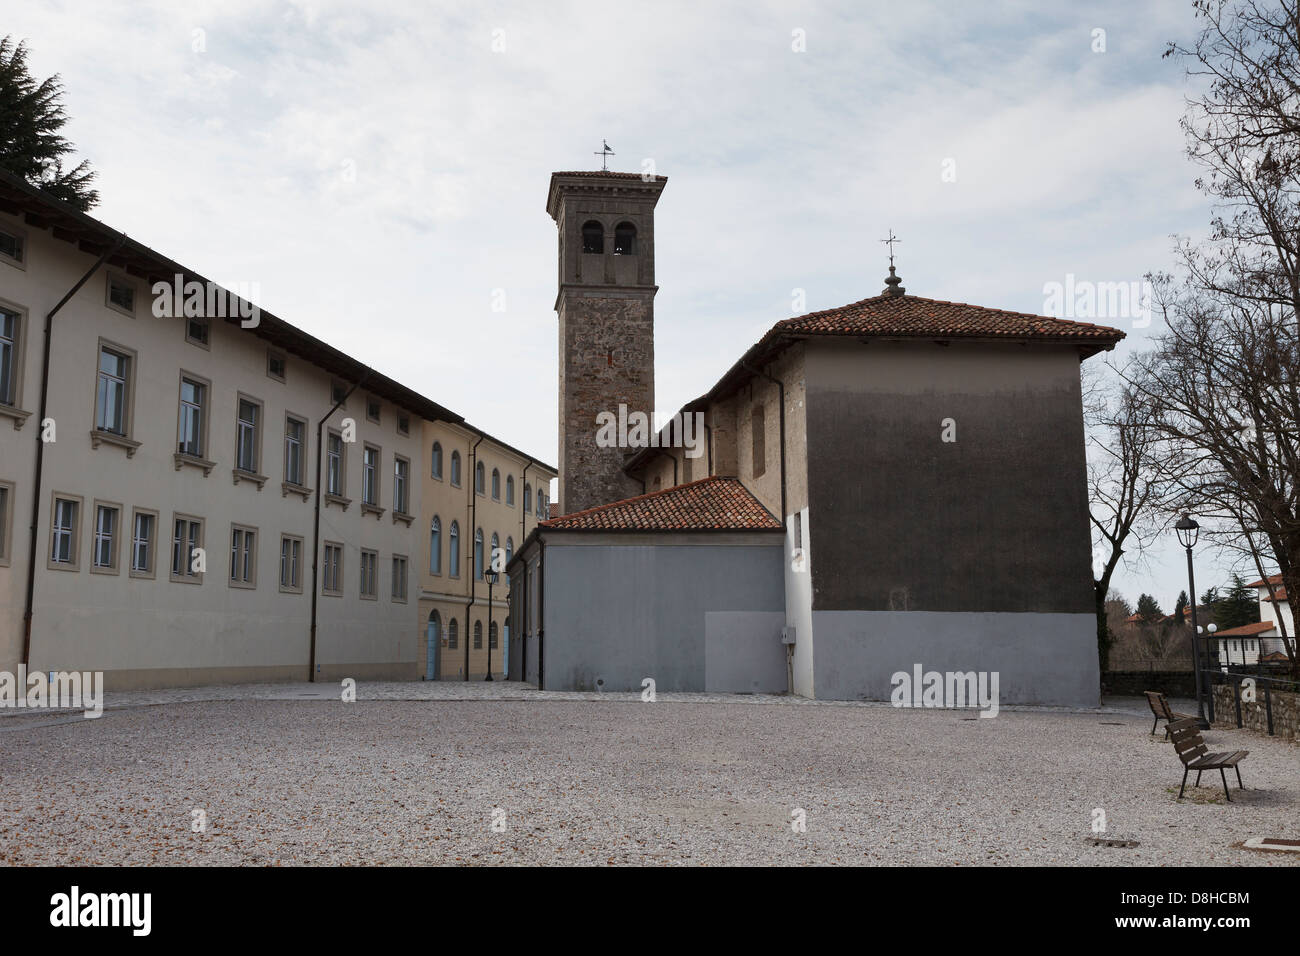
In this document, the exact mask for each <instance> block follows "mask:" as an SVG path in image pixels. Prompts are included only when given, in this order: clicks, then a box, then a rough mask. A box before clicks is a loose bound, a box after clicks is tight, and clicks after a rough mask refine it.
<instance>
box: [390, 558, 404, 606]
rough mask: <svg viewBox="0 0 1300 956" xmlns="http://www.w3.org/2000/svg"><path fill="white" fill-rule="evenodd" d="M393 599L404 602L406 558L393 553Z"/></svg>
mask: <svg viewBox="0 0 1300 956" xmlns="http://www.w3.org/2000/svg"><path fill="white" fill-rule="evenodd" d="M393 600H394V601H400V602H402V603H403V604H405V603H406V558H405V557H404V556H402V555H400V554H395V555H393Z"/></svg>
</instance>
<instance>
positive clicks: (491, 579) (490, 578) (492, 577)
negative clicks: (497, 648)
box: [483, 569, 497, 680]
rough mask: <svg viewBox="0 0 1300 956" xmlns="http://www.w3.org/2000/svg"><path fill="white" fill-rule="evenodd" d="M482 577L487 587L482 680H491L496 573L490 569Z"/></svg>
mask: <svg viewBox="0 0 1300 956" xmlns="http://www.w3.org/2000/svg"><path fill="white" fill-rule="evenodd" d="M483 577H484V578H485V579H486V580H487V586H488V639H487V646H488V648H487V651H488V660H487V677H484V678H483V679H484V680H491V679H492V585H494V584H496V583H497V572H496V571H493V570H491V569H489V570H487V571H484V572H483Z"/></svg>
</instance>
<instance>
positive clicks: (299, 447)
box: [284, 415, 307, 485]
mask: <svg viewBox="0 0 1300 956" xmlns="http://www.w3.org/2000/svg"><path fill="white" fill-rule="evenodd" d="M306 435H307V423H306V422H305V421H303V420H302V419H301V418H294V417H293V416H292V415H287V416H285V419H284V480H285V481H287V482H288V483H289V484H291V485H301V484H302V475H303V459H304V458H306V446H305V444H304V443H305V439H306Z"/></svg>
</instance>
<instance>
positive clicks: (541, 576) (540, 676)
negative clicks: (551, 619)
mask: <svg viewBox="0 0 1300 956" xmlns="http://www.w3.org/2000/svg"><path fill="white" fill-rule="evenodd" d="M537 546H538V549H539V550H538V552H537V689H538V690H546V640H545V638H546V539H545V538H543V537H542V536H541V535H540V534H539V535H538V536H537Z"/></svg>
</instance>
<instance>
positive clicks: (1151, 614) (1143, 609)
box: [1137, 594, 1165, 624]
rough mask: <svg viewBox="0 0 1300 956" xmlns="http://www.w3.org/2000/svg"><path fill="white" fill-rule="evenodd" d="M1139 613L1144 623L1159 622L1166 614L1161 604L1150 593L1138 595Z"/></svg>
mask: <svg viewBox="0 0 1300 956" xmlns="http://www.w3.org/2000/svg"><path fill="white" fill-rule="evenodd" d="M1137 614H1138V617H1139V618H1141V620H1142V623H1143V624H1159V623H1160V622H1161V621H1162V620H1164V616H1165V612H1164V611H1162V610H1160V604H1159V603H1158V602H1157V601H1156V599H1155V598H1153V597H1152V596H1151V595H1150V594H1140V595H1138V604H1137Z"/></svg>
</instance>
